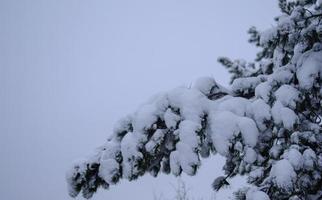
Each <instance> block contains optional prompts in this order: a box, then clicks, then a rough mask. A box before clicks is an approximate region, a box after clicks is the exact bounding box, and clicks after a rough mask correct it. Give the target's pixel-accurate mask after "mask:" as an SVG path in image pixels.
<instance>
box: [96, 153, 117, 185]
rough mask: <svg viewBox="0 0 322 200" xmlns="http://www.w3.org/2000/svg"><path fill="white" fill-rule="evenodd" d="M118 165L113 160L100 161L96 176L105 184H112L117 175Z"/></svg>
mask: <svg viewBox="0 0 322 200" xmlns="http://www.w3.org/2000/svg"><path fill="white" fill-rule="evenodd" d="M119 169H120V165H119V163H118V162H116V161H115V160H114V159H101V160H100V167H99V172H98V176H99V177H101V178H102V179H103V180H104V181H105V182H106V183H108V184H114V181H113V178H114V176H115V175H118V174H119Z"/></svg>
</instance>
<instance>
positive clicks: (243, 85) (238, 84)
mask: <svg viewBox="0 0 322 200" xmlns="http://www.w3.org/2000/svg"><path fill="white" fill-rule="evenodd" d="M263 81H265V77H264V76H257V77H248V78H236V79H235V80H234V82H233V83H232V86H231V88H232V90H233V92H236V93H238V92H242V91H246V90H249V89H255V88H256V86H257V85H259V84H260V83H261V82H263ZM248 92H249V91H248Z"/></svg>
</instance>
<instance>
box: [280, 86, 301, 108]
mask: <svg viewBox="0 0 322 200" xmlns="http://www.w3.org/2000/svg"><path fill="white" fill-rule="evenodd" d="M299 96H300V92H299V91H298V90H297V89H295V88H294V87H292V86H290V85H282V86H281V87H280V88H278V90H276V92H275V97H276V99H277V100H278V101H280V102H281V103H282V104H283V106H288V107H290V108H292V109H294V108H295V107H296V103H297V102H298V101H299V99H300V97H299Z"/></svg>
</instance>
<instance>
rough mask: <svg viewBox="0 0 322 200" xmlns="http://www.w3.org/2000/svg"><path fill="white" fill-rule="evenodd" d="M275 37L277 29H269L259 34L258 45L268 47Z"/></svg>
mask: <svg viewBox="0 0 322 200" xmlns="http://www.w3.org/2000/svg"><path fill="white" fill-rule="evenodd" d="M276 37H277V29H276V28H270V29H267V30H265V31H263V32H261V34H260V41H259V42H260V44H261V45H264V46H265V45H268V43H269V42H272V41H274V39H275V38H276Z"/></svg>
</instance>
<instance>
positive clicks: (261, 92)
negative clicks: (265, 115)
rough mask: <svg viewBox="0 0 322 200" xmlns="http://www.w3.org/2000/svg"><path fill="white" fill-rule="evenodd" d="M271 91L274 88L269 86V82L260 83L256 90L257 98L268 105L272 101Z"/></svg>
mask: <svg viewBox="0 0 322 200" xmlns="http://www.w3.org/2000/svg"><path fill="white" fill-rule="evenodd" d="M271 90H272V86H271V85H270V84H269V82H263V83H260V84H259V85H258V86H257V87H256V88H255V96H256V97H257V98H262V99H263V100H264V101H265V102H266V103H267V102H268V101H269V99H270V95H271Z"/></svg>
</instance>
